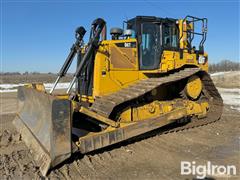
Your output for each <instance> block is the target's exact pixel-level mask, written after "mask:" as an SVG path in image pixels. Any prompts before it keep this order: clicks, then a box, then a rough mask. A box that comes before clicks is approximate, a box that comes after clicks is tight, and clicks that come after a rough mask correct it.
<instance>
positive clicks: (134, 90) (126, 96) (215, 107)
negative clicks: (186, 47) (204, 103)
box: [91, 68, 223, 133]
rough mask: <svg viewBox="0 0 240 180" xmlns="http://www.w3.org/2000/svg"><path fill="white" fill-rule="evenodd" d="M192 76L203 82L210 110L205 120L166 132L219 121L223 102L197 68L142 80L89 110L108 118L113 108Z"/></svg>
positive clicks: (211, 83) (194, 121) (96, 102)
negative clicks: (197, 76)
mask: <svg viewBox="0 0 240 180" xmlns="http://www.w3.org/2000/svg"><path fill="white" fill-rule="evenodd" d="M194 74H197V75H199V77H200V78H201V80H202V82H203V93H204V95H205V96H206V97H207V98H208V102H209V106H210V109H209V111H208V115H207V118H203V119H196V118H192V120H191V122H190V123H188V124H186V125H184V126H180V127H176V128H173V129H172V130H169V131H167V132H170V131H178V130H182V129H185V128H192V127H196V126H202V125H205V124H209V123H212V122H215V121H217V120H219V119H220V117H221V115H222V109H223V100H222V98H221V96H220V94H219V93H218V90H217V89H216V87H215V86H214V84H213V82H212V80H211V78H210V76H209V74H207V73H206V72H204V71H200V69H199V68H185V69H183V70H180V71H179V72H175V73H173V74H169V75H167V76H164V77H160V78H149V79H143V80H141V81H139V82H137V83H135V84H133V85H130V86H129V87H127V88H124V89H122V90H120V91H118V92H116V93H113V94H111V95H109V96H103V97H100V98H97V99H96V101H95V102H94V103H93V105H92V106H91V110H93V111H95V112H97V113H99V114H101V115H103V116H105V117H109V116H110V115H111V113H112V112H113V111H114V108H116V107H118V106H119V105H121V104H123V103H126V102H129V101H134V100H136V99H137V98H139V97H141V96H143V95H144V94H146V93H148V92H150V91H152V90H153V89H155V88H158V87H161V86H163V85H165V84H168V83H175V82H177V81H180V80H183V79H185V78H188V77H190V76H192V75H194ZM167 132H166V133H167Z"/></svg>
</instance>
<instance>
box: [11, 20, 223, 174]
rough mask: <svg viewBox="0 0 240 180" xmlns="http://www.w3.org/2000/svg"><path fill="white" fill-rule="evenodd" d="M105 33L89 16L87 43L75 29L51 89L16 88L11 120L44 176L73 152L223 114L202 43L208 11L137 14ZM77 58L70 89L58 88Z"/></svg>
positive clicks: (82, 32)
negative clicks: (202, 13)
mask: <svg viewBox="0 0 240 180" xmlns="http://www.w3.org/2000/svg"><path fill="white" fill-rule="evenodd" d="M199 27H200V28H199ZM106 32H107V29H106V22H105V21H104V20H103V19H101V18H98V19H96V20H94V21H93V22H92V24H91V31H90V38H89V42H88V43H84V41H83V39H84V35H85V33H86V30H85V28H84V27H82V26H81V27H79V28H77V29H76V31H75V38H76V42H75V43H74V44H73V45H72V48H71V51H70V53H69V55H68V57H67V58H66V61H65V63H64V64H63V66H62V68H61V70H60V72H59V74H58V78H57V79H56V81H55V83H54V86H53V87H52V89H51V90H50V91H46V90H45V87H44V85H43V84H42V83H32V84H26V85H25V86H22V87H19V88H18V113H17V116H16V118H15V120H14V125H15V126H16V128H17V129H18V131H19V132H20V133H21V134H22V139H23V140H24V142H25V143H26V145H27V146H28V147H29V149H30V151H31V153H32V154H33V157H34V160H35V162H36V164H37V165H38V166H39V167H40V171H41V172H42V174H43V175H46V174H47V173H48V170H49V169H50V168H53V167H55V166H56V165H58V164H60V163H62V162H63V161H65V160H66V159H68V158H69V157H70V156H71V154H73V153H76V152H77V151H78V152H79V153H82V154H84V153H88V152H91V151H94V150H97V149H100V148H103V147H106V146H110V145H113V144H116V143H119V142H122V141H124V140H127V139H130V138H134V137H136V136H139V135H142V134H146V133H147V132H150V131H153V130H156V129H158V128H161V127H163V126H166V125H168V126H170V129H168V131H178V130H182V129H185V128H192V127H196V126H202V125H205V124H208V123H212V122H215V121H217V120H218V119H220V117H221V114H222V107H223V102H222V98H221V96H220V95H219V93H218V91H217V89H216V88H215V86H214V84H213V82H212V80H211V78H210V76H209V74H208V54H207V53H206V52H205V50H204V42H205V40H206V36H207V19H206V18H198V17H193V16H186V17H185V18H184V19H172V18H159V17H154V16H136V17H135V18H133V19H130V20H127V21H124V23H123V28H112V29H111V30H110V36H109V38H108V39H107V34H106ZM195 37H197V38H195ZM194 43H195V44H197V45H196V46H198V47H196V46H194ZM75 57H76V61H77V63H76V64H77V68H76V71H75V73H74V75H73V79H72V81H71V82H70V84H69V87H68V89H67V90H66V92H65V93H58V92H56V90H55V89H56V86H57V84H58V82H59V81H60V80H61V78H62V77H63V76H65V75H66V73H67V72H68V70H69V67H70V65H71V64H72V62H73V60H74V59H75ZM171 127H172V128H171Z"/></svg>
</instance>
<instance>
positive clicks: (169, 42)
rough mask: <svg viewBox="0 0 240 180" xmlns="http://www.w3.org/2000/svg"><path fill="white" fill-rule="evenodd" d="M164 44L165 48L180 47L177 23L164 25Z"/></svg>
mask: <svg viewBox="0 0 240 180" xmlns="http://www.w3.org/2000/svg"><path fill="white" fill-rule="evenodd" d="M163 46H164V48H177V47H178V29H177V27H176V26H175V25H169V24H164V25H163Z"/></svg>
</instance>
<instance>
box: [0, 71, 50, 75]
mask: <svg viewBox="0 0 240 180" xmlns="http://www.w3.org/2000/svg"><path fill="white" fill-rule="evenodd" d="M33 74H54V73H51V72H49V73H40V72H28V71H26V72H24V73H20V72H0V75H33Z"/></svg>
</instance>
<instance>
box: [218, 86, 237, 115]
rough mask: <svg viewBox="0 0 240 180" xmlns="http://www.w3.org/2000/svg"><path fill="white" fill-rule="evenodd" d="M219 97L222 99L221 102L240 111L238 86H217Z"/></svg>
mask: <svg viewBox="0 0 240 180" xmlns="http://www.w3.org/2000/svg"><path fill="white" fill-rule="evenodd" d="M217 89H218V91H219V93H220V94H221V97H222V99H223V103H224V104H227V105H230V106H231V108H232V109H235V110H238V111H240V89H238V88H232V89H227V88H217Z"/></svg>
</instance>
